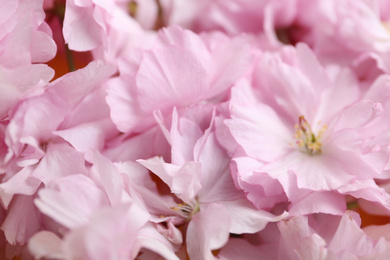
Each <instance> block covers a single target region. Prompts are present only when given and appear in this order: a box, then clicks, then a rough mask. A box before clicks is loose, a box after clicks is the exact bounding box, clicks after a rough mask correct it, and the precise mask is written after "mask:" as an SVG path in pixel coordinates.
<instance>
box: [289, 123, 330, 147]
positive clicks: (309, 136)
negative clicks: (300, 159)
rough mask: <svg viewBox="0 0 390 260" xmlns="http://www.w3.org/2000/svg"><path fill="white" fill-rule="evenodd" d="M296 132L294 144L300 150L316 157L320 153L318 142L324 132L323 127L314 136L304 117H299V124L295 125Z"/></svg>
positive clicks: (320, 144) (319, 142)
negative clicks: (302, 149)
mask: <svg viewBox="0 0 390 260" xmlns="http://www.w3.org/2000/svg"><path fill="white" fill-rule="evenodd" d="M295 129H296V132H295V134H294V138H295V139H296V144H297V145H298V147H300V148H302V147H303V148H304V149H305V152H307V153H308V154H309V155H318V154H321V152H322V143H321V141H320V139H321V137H322V134H323V133H324V132H325V130H326V125H324V126H323V127H322V128H321V129H320V130H319V131H318V133H317V135H316V134H314V132H313V131H312V129H311V127H310V124H309V123H308V122H307V121H306V119H305V117H304V116H300V117H299V124H296V125H295Z"/></svg>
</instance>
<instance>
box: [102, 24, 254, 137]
mask: <svg viewBox="0 0 390 260" xmlns="http://www.w3.org/2000/svg"><path fill="white" fill-rule="evenodd" d="M237 49H238V50H239V51H237ZM135 54H137V55H135V58H136V59H135V61H136V62H137V63H135V64H134V61H133V60H132V63H130V64H131V65H132V66H131V67H130V68H131V71H129V69H127V70H128V71H126V72H125V74H124V76H122V77H120V78H119V79H113V80H112V81H110V82H109V90H108V91H109V95H108V97H107V102H108V104H109V105H110V108H111V117H112V120H113V121H114V122H115V124H116V125H117V127H118V129H119V130H120V131H123V132H127V131H142V130H144V129H146V128H148V127H149V126H150V124H152V123H153V122H154V120H153V117H152V113H153V111H154V110H161V111H162V113H163V114H170V113H171V111H172V108H173V107H174V106H176V107H187V106H191V105H196V104H199V103H201V102H205V101H206V102H218V101H220V100H223V99H225V98H226V95H227V90H228V89H229V87H230V86H231V85H232V84H233V83H234V82H235V81H236V80H237V79H238V78H239V77H241V76H242V75H243V74H244V73H245V72H246V70H247V69H248V67H249V65H250V62H251V56H250V51H249V47H248V46H247V45H246V44H245V42H244V41H243V39H240V38H235V39H229V38H228V37H226V36H224V35H220V34H214V35H208V36H204V37H203V38H201V37H199V36H198V35H196V34H194V33H192V32H190V31H186V30H183V29H181V28H179V27H177V26H172V27H169V28H167V29H163V30H161V31H160V33H159V35H158V38H157V40H156V42H155V44H154V46H153V48H152V49H150V50H146V51H143V52H142V53H137V52H136V53H135ZM140 55H142V56H140ZM138 62H140V63H139V64H138ZM162 64H164V66H162ZM226 64H228V66H226ZM133 67H134V68H133Z"/></svg>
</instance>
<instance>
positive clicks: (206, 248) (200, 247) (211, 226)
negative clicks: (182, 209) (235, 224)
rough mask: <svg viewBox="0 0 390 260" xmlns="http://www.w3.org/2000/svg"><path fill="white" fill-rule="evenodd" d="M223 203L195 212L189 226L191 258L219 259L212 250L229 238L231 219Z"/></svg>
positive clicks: (200, 259) (196, 259)
mask: <svg viewBox="0 0 390 260" xmlns="http://www.w3.org/2000/svg"><path fill="white" fill-rule="evenodd" d="M227 215H228V212H227V211H226V209H225V208H224V206H222V205H218V204H214V203H212V204H210V205H208V206H207V208H205V209H202V210H201V211H200V212H198V213H197V214H195V215H194V216H193V217H192V219H191V222H190V223H189V225H188V228H187V239H186V241H187V251H188V255H189V257H190V258H191V259H194V260H204V259H207V260H211V259H217V258H216V257H214V256H213V254H212V253H211V250H214V249H219V248H221V247H222V246H223V245H225V244H226V242H227V241H228V239H229V226H230V220H229V218H228V217H227Z"/></svg>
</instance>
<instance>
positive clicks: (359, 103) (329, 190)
mask: <svg viewBox="0 0 390 260" xmlns="http://www.w3.org/2000/svg"><path fill="white" fill-rule="evenodd" d="M285 51H286V52H285V53H283V52H282V53H281V54H270V53H264V54H263V57H262V59H261V61H260V62H259V64H258V69H257V71H256V74H255V75H259V76H255V77H254V79H253V85H254V86H255V87H254V88H253V87H251V86H250V84H249V83H248V82H247V81H243V82H241V83H240V84H237V86H236V87H234V88H233V91H232V100H231V102H230V110H231V119H228V120H226V124H227V126H228V128H229V129H230V132H231V134H232V136H233V138H234V139H235V140H236V142H237V143H238V144H239V146H240V147H241V148H242V149H243V151H244V154H238V155H237V157H242V156H243V157H246V156H248V157H250V158H253V159H256V160H257V165H254V166H255V168H252V169H250V170H249V171H246V172H245V171H242V172H240V168H242V166H238V171H239V172H238V173H237V176H238V178H240V179H241V180H242V181H243V182H248V180H250V183H252V184H253V185H256V183H258V181H256V177H255V176H252V177H251V175H257V176H259V178H261V174H267V175H268V176H269V177H271V179H274V180H277V181H278V182H279V183H280V184H281V186H282V187H283V190H284V192H285V194H286V195H287V197H288V199H289V200H290V201H291V202H293V203H297V202H303V199H304V198H305V197H307V196H310V197H311V196H318V195H319V194H323V198H324V199H323V200H321V202H320V203H323V206H324V208H323V209H321V206H319V204H317V206H316V207H315V208H312V209H311V210H313V212H321V210H324V212H328V213H331V214H340V212H343V211H344V210H345V205H344V206H343V200H342V196H341V195H339V194H337V193H338V192H336V193H334V191H335V190H339V192H340V193H343V194H347V193H348V192H352V191H353V192H354V194H355V195H357V193H355V190H356V189H357V186H359V185H360V187H361V188H358V190H360V189H361V190H362V191H363V190H364V187H365V185H368V186H367V188H368V187H371V184H368V183H366V184H364V181H370V180H372V178H375V177H379V176H380V175H381V173H382V171H383V170H384V169H385V166H386V164H387V163H388V160H389V151H388V148H387V145H388V138H385V139H384V140H381V141H380V142H379V141H378V140H377V136H378V135H383V134H384V133H386V129H387V128H388V120H386V114H387V113H385V112H386V111H384V109H383V106H386V107H387V101H386V102H385V103H383V105H382V104H381V103H379V102H377V100H376V99H374V100H369V99H365V98H364V96H363V93H361V92H360V89H359V86H358V85H357V82H356V79H355V78H354V77H353V75H352V74H351V73H350V72H349V71H348V70H339V71H338V72H337V73H336V74H335V75H334V76H333V75H332V74H330V73H326V72H325V70H324V69H323V68H322V67H321V66H320V64H319V63H318V62H317V60H316V59H315V57H314V55H313V53H312V52H311V51H310V50H309V48H308V47H307V46H305V45H301V44H300V45H298V46H297V48H296V51H295V50H292V51H294V52H296V54H295V55H296V56H295V55H291V54H292V53H291V52H290V50H289V49H286V50H285ZM287 51H288V52H287ZM286 54H289V56H287V55H286ZM294 56H295V57H294ZM380 82H382V84H373V86H372V88H381V87H380V86H383V84H385V85H386V83H385V82H383V81H380ZM344 93H345V94H344ZM362 96H363V97H362ZM294 125H295V127H294ZM383 141H384V142H383ZM234 149H236V148H234ZM240 161H241V162H244V161H242V160H241V159H240ZM240 161H237V160H236V162H237V163H239V162H240ZM244 163H245V162H244ZM247 168H248V167H247ZM249 168H250V167H249ZM250 178H251V179H250ZM270 181H271V182H272V183H273V184H272V185H273V187H276V188H277V187H278V185H277V184H275V182H274V181H272V180H270ZM348 185H352V186H354V187H352V186H348ZM356 185H357V186H356ZM372 185H374V186H375V184H372ZM260 187H261V185H260V186H259V188H260ZM347 187H350V189H348V188H347ZM370 189H371V188H370ZM341 190H342V191H341ZM374 190H375V189H374ZM376 190H377V193H378V194H380V197H381V199H379V198H378V197H377V198H376V199H373V197H376V195H375V196H371V195H369V194H368V193H364V192H362V193H361V194H360V196H363V197H366V199H368V200H375V201H378V202H379V201H380V202H381V203H382V204H383V205H384V206H385V207H387V208H388V209H390V207H389V206H390V204H389V202H390V197H389V195H388V194H386V193H385V192H383V191H381V189H379V188H378V187H376ZM251 192H252V191H251ZM313 192H319V193H318V194H316V195H315V194H313ZM275 195H277V196H281V192H280V190H279V192H278V193H276V194H275ZM272 196H274V195H272ZM307 198H309V197H307ZM279 199H280V197H279ZM253 200H256V199H255V197H253ZM316 200H318V198H316V199H314V197H313V198H312V202H311V203H314V201H316ZM337 201H339V203H337ZM254 203H255V204H256V202H254ZM309 204H310V203H309ZM336 205H337V206H336ZM301 206H302V207H301V209H302V210H303V211H302V212H301V213H303V212H305V213H304V214H308V213H310V210H309V207H308V202H307V203H304V204H303V205H301ZM308 210H309V212H308ZM313 212H312V213H313ZM336 212H337V213H336Z"/></svg>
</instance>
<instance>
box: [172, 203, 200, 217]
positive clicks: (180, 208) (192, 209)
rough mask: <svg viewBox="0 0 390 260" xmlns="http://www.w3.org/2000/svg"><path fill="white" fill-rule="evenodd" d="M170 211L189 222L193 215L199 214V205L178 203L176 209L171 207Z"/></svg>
mask: <svg viewBox="0 0 390 260" xmlns="http://www.w3.org/2000/svg"><path fill="white" fill-rule="evenodd" d="M171 209H173V210H174V211H176V212H177V213H178V214H179V215H180V216H182V217H183V218H185V219H186V221H189V220H190V219H191V218H192V216H193V215H195V214H196V213H198V212H199V204H198V202H189V203H178V204H177V205H176V207H171Z"/></svg>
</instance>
